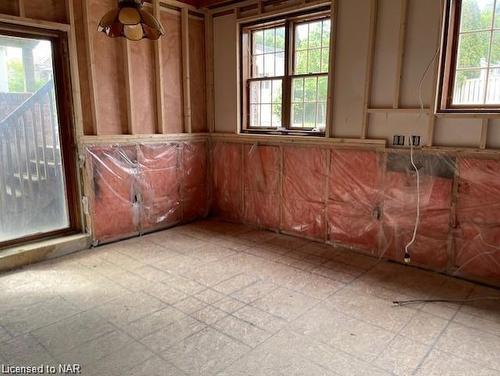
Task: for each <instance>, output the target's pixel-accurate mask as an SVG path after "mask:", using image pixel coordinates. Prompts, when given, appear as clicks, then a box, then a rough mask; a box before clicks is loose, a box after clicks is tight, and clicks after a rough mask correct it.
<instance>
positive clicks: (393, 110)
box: [366, 107, 431, 114]
mask: <svg viewBox="0 0 500 376" xmlns="http://www.w3.org/2000/svg"><path fill="white" fill-rule="evenodd" d="M366 112H368V113H370V114H377V113H400V114H412V113H417V114H418V113H421V112H422V109H421V108H417V107H411V108H382V107H380V108H379V107H375V108H367V109H366ZM423 112H424V113H426V114H428V113H430V112H431V109H430V108H424V109H423Z"/></svg>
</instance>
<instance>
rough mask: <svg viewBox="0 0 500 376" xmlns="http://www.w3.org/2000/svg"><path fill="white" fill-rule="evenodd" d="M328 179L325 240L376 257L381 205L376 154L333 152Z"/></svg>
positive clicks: (378, 161) (378, 167)
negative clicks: (355, 248) (364, 251)
mask: <svg viewBox="0 0 500 376" xmlns="http://www.w3.org/2000/svg"><path fill="white" fill-rule="evenodd" d="M330 158H331V160H330V174H329V179H328V203H327V224H328V239H329V240H330V241H333V242H340V243H342V244H344V245H349V246H355V247H359V248H360V249H364V250H366V251H368V252H369V253H371V254H374V255H375V254H377V251H378V241H379V233H380V221H379V217H380V214H381V202H382V192H381V183H382V169H381V165H380V160H379V154H378V153H376V152H373V151H363V150H333V151H332V152H331V157H330Z"/></svg>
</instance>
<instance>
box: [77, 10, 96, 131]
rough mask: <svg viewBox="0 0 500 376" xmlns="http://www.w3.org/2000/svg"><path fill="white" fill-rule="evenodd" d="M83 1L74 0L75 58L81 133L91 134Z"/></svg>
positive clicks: (90, 101)
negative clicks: (76, 62) (76, 60)
mask: <svg viewBox="0 0 500 376" xmlns="http://www.w3.org/2000/svg"><path fill="white" fill-rule="evenodd" d="M82 5H83V2H82V1H74V2H73V7H74V15H75V34H76V35H77V37H76V48H77V51H78V53H77V58H78V75H79V78H80V101H81V103H82V109H83V111H82V120H83V134H85V135H92V134H93V130H94V125H93V123H92V122H93V120H92V112H91V108H92V107H91V106H92V105H93V104H92V99H91V98H92V97H91V94H90V85H89V77H90V76H89V69H88V58H89V57H88V55H87V48H86V39H88V38H89V36H88V35H86V34H85V28H84V20H83V6H82Z"/></svg>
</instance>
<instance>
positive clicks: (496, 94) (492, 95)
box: [486, 68, 500, 104]
mask: <svg viewBox="0 0 500 376" xmlns="http://www.w3.org/2000/svg"><path fill="white" fill-rule="evenodd" d="M486 104H500V69H499V68H496V69H490V73H489V76H488V89H487V93H486Z"/></svg>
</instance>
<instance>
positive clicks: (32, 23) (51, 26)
mask: <svg viewBox="0 0 500 376" xmlns="http://www.w3.org/2000/svg"><path fill="white" fill-rule="evenodd" d="M0 22H3V23H6V24H13V25H21V26H28V27H36V28H39V29H45V30H56V31H64V32H68V31H69V30H70V28H71V26H70V25H69V24H67V23H61V22H52V21H44V20H35V19H33V18H23V17H18V16H11V15H8V14H0Z"/></svg>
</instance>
